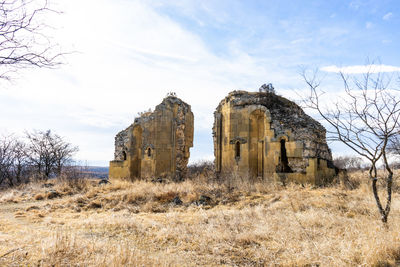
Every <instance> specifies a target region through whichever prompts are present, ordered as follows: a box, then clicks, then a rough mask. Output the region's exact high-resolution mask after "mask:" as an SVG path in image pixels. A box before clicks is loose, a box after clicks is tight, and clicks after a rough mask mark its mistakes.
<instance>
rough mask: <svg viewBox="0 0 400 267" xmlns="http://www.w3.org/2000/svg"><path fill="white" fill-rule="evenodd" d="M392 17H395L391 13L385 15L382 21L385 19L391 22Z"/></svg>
mask: <svg viewBox="0 0 400 267" xmlns="http://www.w3.org/2000/svg"><path fill="white" fill-rule="evenodd" d="M392 17H393V13H392V12H389V13H387V14H385V15H384V16H383V17H382V19H383V20H390V19H391V18H392Z"/></svg>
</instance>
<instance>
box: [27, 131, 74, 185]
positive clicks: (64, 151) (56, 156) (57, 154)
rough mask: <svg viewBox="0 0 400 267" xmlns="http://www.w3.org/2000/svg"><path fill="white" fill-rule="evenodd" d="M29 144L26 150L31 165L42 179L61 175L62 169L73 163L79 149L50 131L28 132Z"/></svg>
mask: <svg viewBox="0 0 400 267" xmlns="http://www.w3.org/2000/svg"><path fill="white" fill-rule="evenodd" d="M26 138H27V140H28V144H27V146H26V149H25V153H26V156H27V158H28V161H29V164H30V165H31V166H32V167H33V168H35V173H37V174H39V177H41V178H49V177H50V176H51V175H52V174H56V175H60V174H61V172H62V168H63V167H64V166H65V165H66V164H67V163H68V162H71V160H72V156H73V155H74V154H75V153H76V152H77V151H78V148H77V147H74V146H72V145H71V144H70V143H68V142H65V141H64V139H63V138H62V137H60V136H59V135H57V134H53V133H51V131H50V130H48V131H45V132H43V131H33V132H31V133H29V132H26Z"/></svg>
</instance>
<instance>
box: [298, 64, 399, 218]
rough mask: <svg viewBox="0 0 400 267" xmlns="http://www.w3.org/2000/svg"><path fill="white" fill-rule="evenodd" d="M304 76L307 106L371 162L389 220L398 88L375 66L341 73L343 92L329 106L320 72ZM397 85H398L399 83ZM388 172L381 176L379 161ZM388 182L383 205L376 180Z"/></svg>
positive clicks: (332, 132) (374, 188)
mask: <svg viewBox="0 0 400 267" xmlns="http://www.w3.org/2000/svg"><path fill="white" fill-rule="evenodd" d="M302 76H303V78H304V80H305V82H306V83H307V85H308V86H309V88H310V94H309V96H308V97H307V98H306V99H305V101H304V103H305V104H306V107H308V108H311V109H313V110H316V111H317V112H318V113H319V115H320V116H321V117H322V118H323V119H324V120H325V121H326V122H327V123H328V124H329V128H328V129H327V133H328V134H329V136H330V139H331V140H337V141H341V142H343V143H344V144H345V145H347V146H348V147H349V148H351V149H352V150H353V151H354V152H356V153H357V154H358V155H360V156H361V157H363V158H364V159H366V160H367V161H368V162H369V178H370V179H371V180H372V191H373V194H374V197H375V201H376V205H377V207H378V210H379V212H380V215H381V219H382V222H384V223H386V222H387V219H388V216H389V212H390V205H391V201H392V184H393V171H392V169H391V166H390V164H389V161H388V156H389V154H388V153H389V151H388V145H389V142H390V140H391V139H392V138H394V137H396V136H397V135H398V134H399V117H400V102H399V94H398V93H399V91H398V89H399V88H398V87H393V86H394V82H393V81H392V79H391V78H390V77H387V76H385V75H384V74H382V73H374V71H373V69H370V71H369V72H367V73H364V74H362V75H352V76H349V75H346V74H344V73H340V78H341V80H342V81H343V84H344V93H343V94H342V95H339V96H338V98H337V99H336V101H334V102H330V103H329V107H326V105H324V104H323V101H322V97H323V95H324V94H325V92H324V91H322V90H321V89H320V80H318V78H317V72H314V73H313V74H312V75H311V76H309V75H307V72H306V71H305V70H304V71H303V73H302ZM397 86H398V85H397ZM379 162H382V163H383V166H384V168H385V170H386V172H385V173H384V174H383V177H379V174H378V171H377V168H378V163H379ZM378 179H384V181H385V182H386V183H385V184H386V192H387V198H386V205H385V207H383V205H382V202H381V199H380V197H379V194H378V187H377V181H378Z"/></svg>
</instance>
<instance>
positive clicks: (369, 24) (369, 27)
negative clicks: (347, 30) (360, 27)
mask: <svg viewBox="0 0 400 267" xmlns="http://www.w3.org/2000/svg"><path fill="white" fill-rule="evenodd" d="M372 26H374V24H372V22H369V21H368V22H366V23H365V28H366V29H371V28H372Z"/></svg>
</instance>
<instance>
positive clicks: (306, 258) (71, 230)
mask: <svg viewBox="0 0 400 267" xmlns="http://www.w3.org/2000/svg"><path fill="white" fill-rule="evenodd" d="M205 180H207V183H205ZM349 182H350V183H351V184H352V186H351V187H350V186H349V184H348V183H349ZM51 190H53V191H51ZM54 191H55V192H57V194H56V195H57V196H56V197H54V198H50V199H49V198H48V195H47V194H48V193H49V192H54ZM11 192H12V193H11ZM39 194H42V195H43V198H42V199H40V200H36V198H37V197H36V196H37V195H39ZM177 197H178V198H179V200H181V202H179V201H177ZM0 200H1V201H2V203H1V204H0V215H1V217H0V240H2V242H0V265H11V266H12V265H14V266H21V265H38V266H77V265H79V266H273V265H280V266H355V265H364V266H396V264H397V265H398V264H400V231H398V229H400V228H399V227H400V212H399V211H400V201H399V192H398V191H397V192H395V193H394V201H393V204H392V213H391V215H390V217H389V223H388V226H387V227H385V226H383V225H382V223H381V222H380V219H379V214H378V212H377V209H376V207H375V202H374V199H373V196H372V192H371V190H370V186H369V184H368V181H367V179H366V177H365V173H361V172H356V173H352V174H350V178H349V180H348V181H344V180H343V179H338V181H337V182H336V183H335V184H334V185H332V186H329V187H325V188H315V187H312V186H308V185H304V186H302V185H296V184H289V185H287V186H286V187H283V186H282V185H280V184H276V183H272V182H266V181H251V183H250V182H249V180H247V179H245V178H243V177H232V179H230V180H228V179H224V178H221V179H220V180H216V179H215V178H212V177H211V178H210V177H202V176H201V175H200V176H199V177H197V178H196V177H195V178H193V179H192V180H188V181H185V182H182V183H167V184H160V183H152V182H145V181H137V182H134V183H130V182H126V181H112V183H111V184H107V185H98V184H97V183H96V182H94V181H87V180H85V181H84V180H83V181H74V182H70V181H54V183H53V185H52V186H49V185H46V186H44V185H41V184H32V185H26V187H25V188H22V187H21V188H15V189H12V190H11V191H4V192H1V193H0ZM7 253H8V254H7ZM4 254H6V255H5V256H3V255H4Z"/></svg>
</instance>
